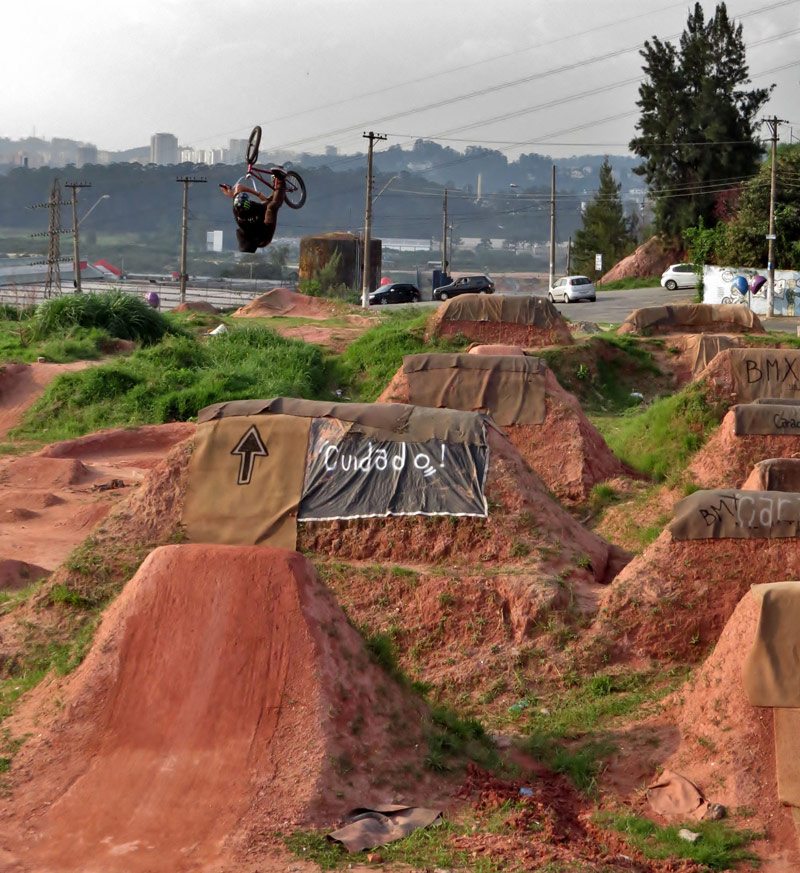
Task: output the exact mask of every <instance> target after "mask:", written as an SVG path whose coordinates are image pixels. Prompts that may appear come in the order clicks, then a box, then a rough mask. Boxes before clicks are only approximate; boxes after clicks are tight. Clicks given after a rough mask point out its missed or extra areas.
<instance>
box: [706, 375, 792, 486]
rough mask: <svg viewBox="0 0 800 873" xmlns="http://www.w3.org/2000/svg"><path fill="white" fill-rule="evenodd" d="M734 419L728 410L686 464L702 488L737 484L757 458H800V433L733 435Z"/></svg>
mask: <svg viewBox="0 0 800 873" xmlns="http://www.w3.org/2000/svg"><path fill="white" fill-rule="evenodd" d="M711 367H713V362H712V364H711V365H710V366H709V367H707V368H706V371H708V370H710V369H711ZM734 422H735V416H734V412H733V410H731V411H730V412H728V413H727V415H726V416H725V418H724V419H723V420H722V423H721V424H720V426H719V428H717V430H716V431H715V432H714V435H713V436H712V437H711V439H710V440H709V441H708V442H707V443H706V444H705V446H703V448H702V449H701V450H700V451H699V452H698V453H697V454H696V455H695V456H694V458H693V459H692V463H691V464H690V465H689V473H690V475H691V476H692V478H693V479H694V481H695V482H696V483H697V484H698V485H700V486H701V487H702V488H739V487H741V485H742V483H743V482H744V481H745V480H746V479H747V477H748V476H749V475H750V472H751V470H752V469H753V467H754V466H755V465H756V464H757V463H758V462H759V461H763V460H766V459H767V458H800V436H766V435H763V436H759V435H756V436H736V434H735V433H734Z"/></svg>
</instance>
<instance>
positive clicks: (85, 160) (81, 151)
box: [76, 145, 98, 167]
mask: <svg viewBox="0 0 800 873" xmlns="http://www.w3.org/2000/svg"><path fill="white" fill-rule="evenodd" d="M96 163H98V160H97V146H95V145H83V146H78V160H77V162H76V166H78V167H82V166H83V165H84V164H96Z"/></svg>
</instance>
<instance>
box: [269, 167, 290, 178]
mask: <svg viewBox="0 0 800 873" xmlns="http://www.w3.org/2000/svg"><path fill="white" fill-rule="evenodd" d="M269 171H270V173H272V175H273V176H274V177H275V178H276V179H285V178H286V170H284V169H283V167H270V168H269Z"/></svg>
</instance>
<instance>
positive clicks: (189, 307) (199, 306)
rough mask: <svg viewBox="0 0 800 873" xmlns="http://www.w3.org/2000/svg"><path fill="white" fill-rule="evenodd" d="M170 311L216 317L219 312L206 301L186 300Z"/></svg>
mask: <svg viewBox="0 0 800 873" xmlns="http://www.w3.org/2000/svg"><path fill="white" fill-rule="evenodd" d="M172 311H173V312H202V313H205V314H206V315H216V314H217V313H218V312H219V309H217V307H216V306H214V304H213V303H209V302H208V301H207V300H187V301H186V302H185V303H179V304H178V305H177V306H176V307H175V309H173V310H172Z"/></svg>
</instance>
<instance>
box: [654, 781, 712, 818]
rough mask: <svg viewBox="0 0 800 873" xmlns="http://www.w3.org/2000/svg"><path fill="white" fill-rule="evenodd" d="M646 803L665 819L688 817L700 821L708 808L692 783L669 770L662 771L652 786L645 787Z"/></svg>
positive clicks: (698, 790) (701, 794) (700, 793)
mask: <svg viewBox="0 0 800 873" xmlns="http://www.w3.org/2000/svg"><path fill="white" fill-rule="evenodd" d="M647 802H648V803H649V804H650V807H651V809H652V810H653V811H654V812H657V813H658V814H659V815H663V816H664V817H665V818H685V817H686V816H687V815H689V816H691V817H692V818H694V819H696V820H697V821H700V820H701V819H702V818H703V817H704V816H705V814H706V809H707V808H708V803H707V801H706V799H705V797H703V793H702V792H701V791H700V789H699V788H698V787H697V786H696V785H695V784H694V782H690V781H689V780H688V779H687V778H686V777H685V776H681V775H680V774H679V773H673V772H672V771H671V770H664V772H663V773H662V774H661V775H660V776H659V777H658V779H656V781H655V782H654V783H653V784H652V785H648V786H647Z"/></svg>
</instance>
